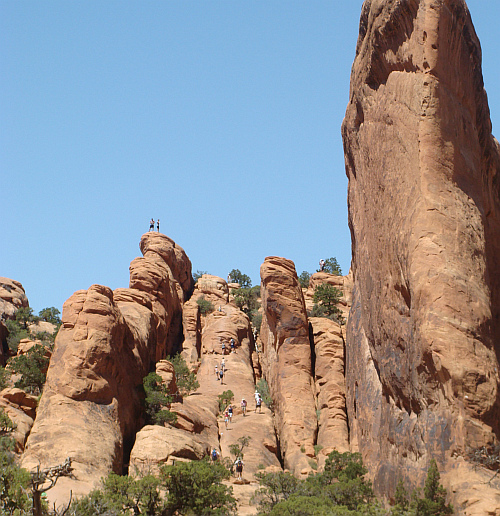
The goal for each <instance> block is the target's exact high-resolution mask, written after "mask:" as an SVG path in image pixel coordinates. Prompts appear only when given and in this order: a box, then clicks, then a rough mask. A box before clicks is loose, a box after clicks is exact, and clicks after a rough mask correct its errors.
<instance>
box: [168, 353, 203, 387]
mask: <svg viewBox="0 0 500 516" xmlns="http://www.w3.org/2000/svg"><path fill="white" fill-rule="evenodd" d="M168 360H169V361H170V362H171V363H172V365H173V366H174V371H175V382H176V384H177V392H178V393H179V394H180V395H181V396H187V395H188V394H190V393H191V392H193V391H195V390H196V389H198V387H199V386H200V384H199V383H198V380H197V379H196V375H195V374H194V373H193V372H192V371H191V370H190V369H189V367H188V365H187V364H186V361H185V360H184V358H183V357H182V355H181V354H180V353H178V354H177V355H174V356H171V357H168Z"/></svg>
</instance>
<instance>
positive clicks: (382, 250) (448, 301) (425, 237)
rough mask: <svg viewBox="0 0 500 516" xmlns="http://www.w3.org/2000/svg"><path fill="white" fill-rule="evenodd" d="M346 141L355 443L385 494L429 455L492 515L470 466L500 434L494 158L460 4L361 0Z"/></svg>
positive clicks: (416, 475)
mask: <svg viewBox="0 0 500 516" xmlns="http://www.w3.org/2000/svg"><path fill="white" fill-rule="evenodd" d="M342 134H343V139H344V149H345V162H346V170H347V175H348V177H349V193H348V199H349V225H350V228H351V234H352V245H353V263H352V272H353V281H354V286H353V295H352V309H351V312H350V317H349V323H348V328H347V347H346V349H347V352H346V368H347V369H346V375H347V403H348V412H349V424H350V432H351V442H352V443H355V444H356V445H357V446H359V448H360V450H361V451H362V453H363V456H364V458H365V461H366V463H367V464H368V466H369V468H370V471H371V473H372V475H373V477H374V485H375V487H376V489H377V490H378V491H380V492H386V493H389V494H390V492H391V490H392V489H394V486H395V485H396V483H397V478H398V477H399V476H401V477H403V478H405V480H406V481H407V482H408V483H409V482H410V479H414V480H415V479H417V480H421V479H422V478H423V477H424V475H425V470H426V468H427V466H428V464H429V461H430V459H431V458H432V457H434V458H436V460H438V463H439V464H440V467H441V468H442V470H443V471H444V476H443V479H444V481H445V483H446V484H447V485H448V486H449V487H451V488H452V491H453V492H454V495H453V498H454V501H455V504H456V505H457V506H460V507H461V508H462V509H463V510H464V511H465V513H467V514H473V513H474V514H485V513H486V511H493V512H490V513H495V510H496V511H497V512H498V511H500V498H499V495H498V489H497V488H495V489H497V491H496V495H495V494H493V495H491V496H490V495H488V494H487V491H488V489H489V488H488V485H487V484H482V482H484V478H483V477H482V475H481V473H480V471H479V470H478V471H474V470H473V468H472V467H471V466H470V465H468V463H467V462H466V457H467V454H468V452H469V450H470V449H472V448H477V447H479V446H482V445H485V444H488V443H491V442H493V441H494V440H495V439H497V437H498V435H499V425H500V399H499V389H498V387H499V373H498V370H499V367H498V362H499V356H500V324H499V307H500V248H499V246H500V238H499V236H500V211H499V209H500V196H499V193H500V192H499V189H500V182H499V172H500V150H499V144H498V142H497V141H496V140H495V139H494V138H493V136H492V134H491V122H490V119H489V110H488V103H487V97H486V93H485V91H484V88H483V80H482V72H481V49H480V45H479V41H478V39H477V36H476V34H475V31H474V27H473V25H472V21H471V17H470V15H469V12H468V9H467V6H466V4H465V2H464V1H463V0H420V1H419V0H408V1H404V2H401V1H396V0H371V1H370V0H367V1H366V2H365V3H364V5H363V9H362V14H361V21H360V35H359V39H358V43H357V48H356V58H355V61H354V65H353V68H352V75H351V91H350V101H349V105H348V107H347V112H346V116H345V120H344V123H343V126H342ZM458 471H460V473H458ZM490 476H491V475H490ZM492 489H493V488H492ZM493 492H494V491H493ZM478 493H479V494H478ZM471 500H474V501H472V502H471ZM462 509H461V510H462Z"/></svg>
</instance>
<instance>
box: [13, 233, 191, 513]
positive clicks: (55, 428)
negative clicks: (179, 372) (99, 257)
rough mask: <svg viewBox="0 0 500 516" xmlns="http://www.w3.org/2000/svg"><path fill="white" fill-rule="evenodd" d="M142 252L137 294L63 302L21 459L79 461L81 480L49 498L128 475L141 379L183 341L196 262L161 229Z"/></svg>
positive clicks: (100, 292)
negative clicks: (184, 314)
mask: <svg viewBox="0 0 500 516" xmlns="http://www.w3.org/2000/svg"><path fill="white" fill-rule="evenodd" d="M141 250H142V251H143V253H144V257H143V258H139V259H136V260H134V261H133V262H132V264H131V266H130V288H128V289H117V290H116V291H115V292H113V291H111V290H110V289H109V288H107V287H104V286H101V285H93V286H92V287H90V288H89V289H88V290H81V291H78V292H76V293H75V294H73V296H71V297H70V298H69V299H68V300H67V301H66V303H65V304H64V306H63V314H62V327H61V329H60V331H59V333H58V335H57V338H56V343H55V348H54V352H53V355H52V358H51V360H50V365H49V369H48V372H47V382H46V384H45V387H44V391H43V395H42V398H41V400H40V405H39V408H38V411H37V416H36V420H35V423H34V426H33V429H32V431H31V433H30V435H29V438H28V441H27V445H26V450H25V453H24V455H23V457H22V465H23V466H24V467H26V468H27V469H32V468H34V467H36V466H37V465H41V466H42V467H48V466H55V465H57V464H61V463H63V462H64V460H65V459H66V458H67V457H71V459H72V461H73V462H72V465H73V467H74V474H75V477H74V478H72V479H71V478H61V479H59V481H58V482H57V485H56V487H55V488H53V489H51V490H50V492H49V497H50V499H51V501H58V503H61V502H63V501H65V500H67V498H68V497H69V492H70V490H72V491H73V495H75V496H78V495H81V494H86V493H88V491H89V490H90V489H91V488H92V487H94V486H95V485H96V484H97V483H98V482H99V480H100V478H101V477H102V476H106V475H107V473H109V472H110V471H115V472H117V473H121V472H122V469H123V463H124V456H126V455H127V453H128V452H129V451H130V448H131V446H132V442H133V441H134V439H135V434H136V432H137V430H138V429H139V425H140V424H141V400H140V393H141V387H142V379H143V378H144V376H145V375H146V374H147V373H148V372H149V371H150V370H151V369H152V368H153V367H154V365H155V364H156V362H157V361H159V360H161V359H162V358H164V357H165V355H166V354H167V353H168V352H170V351H172V350H173V349H174V347H175V346H176V345H178V343H179V342H180V341H181V332H180V321H181V304H182V303H183V302H184V300H185V298H186V297H187V296H188V295H189V292H190V289H191V281H192V280H190V279H189V278H190V275H191V264H190V262H189V259H188V258H187V256H186V255H185V253H184V251H183V250H182V249H181V248H180V247H178V246H176V244H175V243H174V242H173V241H172V240H171V239H169V238H168V237H166V236H165V235H161V234H158V233H155V234H153V233H149V234H146V235H144V236H143V237H142V239H141ZM188 276H189V277H188ZM160 369H161V362H160ZM166 369H167V368H165V367H164V368H163V369H162V372H163V373H164V374H165V375H166V374H167V371H166Z"/></svg>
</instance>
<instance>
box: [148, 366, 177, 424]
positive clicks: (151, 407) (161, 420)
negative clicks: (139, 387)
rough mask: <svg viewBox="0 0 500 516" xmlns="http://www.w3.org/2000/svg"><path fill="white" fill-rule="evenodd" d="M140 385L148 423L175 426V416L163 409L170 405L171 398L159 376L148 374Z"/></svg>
mask: <svg viewBox="0 0 500 516" xmlns="http://www.w3.org/2000/svg"><path fill="white" fill-rule="evenodd" d="M142 384H143V386H144V392H145V393H146V398H145V400H144V403H145V406H146V414H147V418H148V422H149V423H151V424H154V425H164V424H166V423H170V424H175V423H176V422H177V415H176V414H175V413H173V412H171V411H170V410H168V408H165V407H169V406H170V404H171V403H172V397H171V396H170V395H169V394H168V393H167V389H166V387H165V385H164V384H163V382H162V379H161V376H160V375H158V374H156V373H149V374H148V375H147V376H145V377H144V379H143V381H142Z"/></svg>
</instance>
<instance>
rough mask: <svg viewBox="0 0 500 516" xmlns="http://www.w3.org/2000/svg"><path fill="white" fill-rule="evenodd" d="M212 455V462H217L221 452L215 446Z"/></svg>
mask: <svg viewBox="0 0 500 516" xmlns="http://www.w3.org/2000/svg"><path fill="white" fill-rule="evenodd" d="M211 457H212V462H217V459H218V458H219V453H218V452H217V450H216V449H215V448H214V449H213V450H212V453H211Z"/></svg>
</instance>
